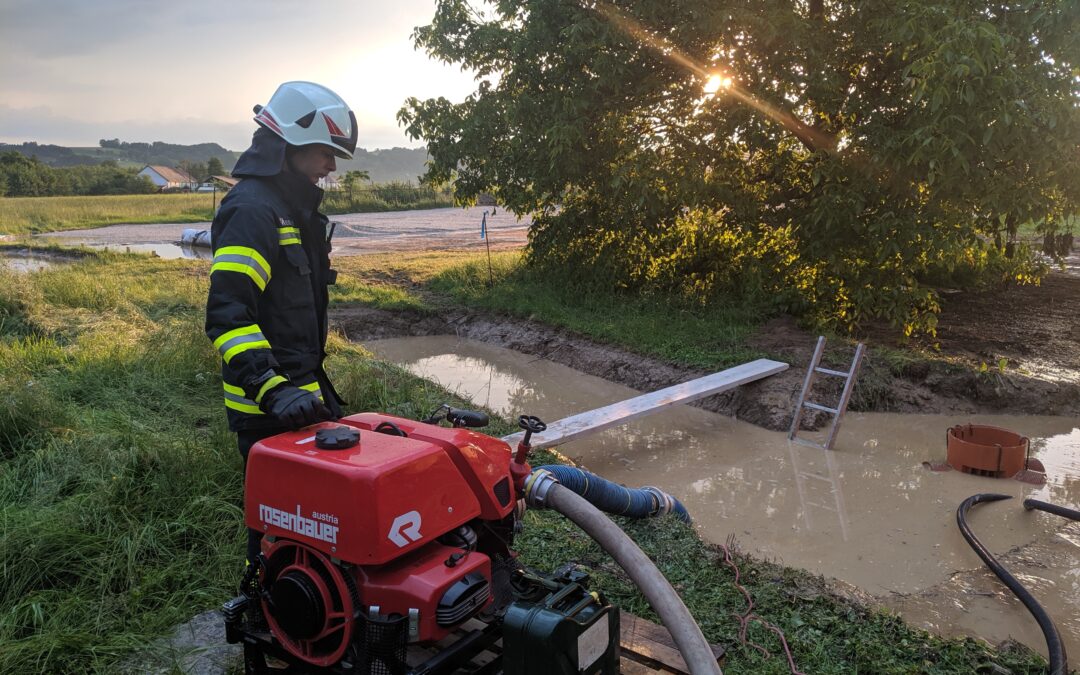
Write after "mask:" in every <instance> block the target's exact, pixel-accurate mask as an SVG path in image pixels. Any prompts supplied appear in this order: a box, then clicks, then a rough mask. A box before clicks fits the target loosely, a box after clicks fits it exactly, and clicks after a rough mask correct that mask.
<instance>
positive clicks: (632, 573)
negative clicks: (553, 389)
mask: <svg viewBox="0 0 1080 675" xmlns="http://www.w3.org/2000/svg"><path fill="white" fill-rule="evenodd" d="M525 501H526V502H527V503H528V505H529V506H530V507H531V508H540V509H552V510H554V511H558V512H559V513H561V514H562V515H564V516H566V517H567V518H569V519H570V521H571V522H573V523H574V524H575V525H577V526H578V527H580V528H581V529H582V530H584V531H585V534H587V535H589V536H590V537H591V538H592V539H593V541H595V542H596V543H597V544H599V545H600V548H602V549H604V551H605V552H607V554H608V555H610V556H611V557H612V558H613V559H614V560H615V562H616V563H618V565H619V567H622V568H623V571H625V572H626V573H627V575H628V576H629V577H630V580H631V581H632V582H633V583H634V585H635V586H637V587H638V589H639V590H640V591H641V593H642V595H644V596H645V599H646V600H648V602H649V604H650V605H651V606H652V608H653V609H654V610H655V611H656V613H657V614H658V615H659V616H660V621H661V623H663V624H664V627H666V628H667V629H668V632H670V633H671V637H672V639H673V640H674V641H675V645H676V646H677V647H678V648H679V652H680V653H681V654H682V656H683V659H684V660H685V661H686V665H687V667H688V668H689V670H690V673H691V675H723V672H722V671H721V670H720V666H719V664H717V662H716V656H715V655H714V654H713V652H712V648H711V647H710V646H709V642H708V641H707V640H706V639H705V636H704V635H703V634H702V633H701V628H699V627H698V625H697V622H695V621H694V617H693V615H691V614H690V610H688V609H687V608H686V605H685V604H683V601H682V598H680V597H679V594H678V593H676V592H675V589H674V588H672V586H671V584H670V583H669V582H668V580H667V579H665V578H664V575H663V574H661V572H660V570H658V569H657V568H656V564H655V563H653V561H652V560H651V559H650V558H649V556H647V555H645V553H644V552H643V551H642V550H641V549H640V548H638V546H637V544H635V543H634V541H633V540H632V539H631V538H630V537H629V536H627V534H626V533H625V532H623V531H622V530H620V529H619V527H618V525H616V524H615V523H613V522H612V521H611V519H609V518H608V517H607V516H606V515H604V513H603V512H602V511H600V509H598V508H597V507H596V506H594V505H592V504H590V503H589V501H588V500H586V499H585V498H584V497H582V496H580V495H579V494H577V493H576V492H575V491H574V490H571V489H569V488H567V487H566V486H564V485H561V484H560V483H559V481H558V480H557V479H556V478H555V476H554V475H553V474H552V473H551V472H550V471H547V470H540V469H534V470H533V472H532V473H531V474H529V477H528V479H527V480H526V483H525Z"/></svg>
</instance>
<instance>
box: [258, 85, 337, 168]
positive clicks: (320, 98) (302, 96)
mask: <svg viewBox="0 0 1080 675" xmlns="http://www.w3.org/2000/svg"><path fill="white" fill-rule="evenodd" d="M254 111H255V121H256V122H258V123H259V124H260V125H262V126H264V127H266V128H267V129H269V130H270V131H273V132H274V133H275V134H277V135H278V136H281V137H282V138H283V139H285V142H286V143H288V144H289V145H311V144H312V143H322V144H323V145H329V146H330V147H332V148H333V149H334V153H335V154H336V155H337V156H338V157H344V158H345V159H352V156H353V152H354V151H355V150H356V115H354V114H353V111H352V110H349V106H348V105H346V104H345V101H343V100H342V99H341V97H340V96H338V95H337V94H335V93H334V92H332V91H330V90H329V89H327V88H326V87H324V86H322V85H321V84H315V83H314V82H286V83H285V84H283V85H281V86H280V87H278V88H277V91H275V92H274V95H273V96H271V97H270V102H269V103H267V104H266V105H265V106H261V105H257V106H255V108H254Z"/></svg>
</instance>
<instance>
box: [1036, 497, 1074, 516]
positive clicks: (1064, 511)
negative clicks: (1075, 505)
mask: <svg viewBox="0 0 1080 675" xmlns="http://www.w3.org/2000/svg"><path fill="white" fill-rule="evenodd" d="M1024 508H1025V509H1027V510H1028V511H1030V510H1032V509H1038V510H1039V511H1046V512H1047V513H1052V514H1054V515H1055V516H1061V517H1062V518H1069V519H1070V520H1080V511H1077V510H1076V509H1070V508H1066V507H1064V506H1058V505H1057V504H1050V503H1049V502H1041V501H1039V500H1038V499H1025V500H1024Z"/></svg>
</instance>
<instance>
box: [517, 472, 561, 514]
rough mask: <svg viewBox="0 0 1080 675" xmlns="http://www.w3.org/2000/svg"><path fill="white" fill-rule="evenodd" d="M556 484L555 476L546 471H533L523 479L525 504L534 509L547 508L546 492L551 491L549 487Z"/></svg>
mask: <svg viewBox="0 0 1080 675" xmlns="http://www.w3.org/2000/svg"><path fill="white" fill-rule="evenodd" d="M558 482H559V480H558V479H557V478H555V475H554V474H552V473H551V472H550V471H548V470H547V469H537V470H536V471H533V472H532V473H530V474H529V477H528V478H526V479H525V503H526V504H528V505H529V506H531V507H533V508H536V509H544V508H547V495H548V492H550V491H551V486H552V485H556V484H558Z"/></svg>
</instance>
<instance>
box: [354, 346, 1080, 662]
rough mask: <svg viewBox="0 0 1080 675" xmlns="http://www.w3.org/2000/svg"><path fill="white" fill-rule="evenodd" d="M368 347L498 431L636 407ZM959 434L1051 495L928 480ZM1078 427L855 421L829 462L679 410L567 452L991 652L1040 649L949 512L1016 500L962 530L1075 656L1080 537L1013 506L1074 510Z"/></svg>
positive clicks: (1079, 640)
mask: <svg viewBox="0 0 1080 675" xmlns="http://www.w3.org/2000/svg"><path fill="white" fill-rule="evenodd" d="M364 344H365V346H367V347H368V348H369V349H371V350H372V351H373V352H374V353H376V354H377V355H378V356H380V357H381V358H384V359H386V360H389V361H394V362H397V363H400V364H402V365H404V366H405V367H407V368H408V369H410V370H411V371H413V372H416V373H417V374H420V375H422V376H424V377H427V378H429V379H432V380H435V381H438V382H440V383H442V384H443V385H444V386H446V387H448V388H450V389H452V390H456V391H458V392H459V393H461V394H462V395H464V396H466V397H468V398H470V399H472V400H473V401H475V402H476V403H478V404H480V405H484V406H485V407H488V408H490V409H492V410H494V411H496V412H499V413H501V414H503V415H506V416H511V415H517V414H535V415H538V416H540V417H542V418H545V419H547V420H549V421H551V420H554V419H558V418H561V417H565V416H567V415H570V414H574V413H577V412H582V411H583V410H588V409H592V408H596V407H599V406H602V405H607V404H609V403H613V402H616V401H619V400H623V399H626V398H629V397H631V396H634V395H636V394H637V393H638V391H637V390H635V389H631V388H629V387H626V386H622V385H618V384H614V383H612V382H610V381H608V380H606V379H604V378H600V377H596V376H591V375H585V374H582V373H580V372H578V371H576V370H574V369H572V368H570V367H568V366H566V365H563V364H560V363H555V362H553V361H549V360H547V359H543V358H535V357H529V356H523V355H522V354H520V353H518V352H515V351H512V350H508V349H505V348H502V347H496V346H493V345H490V344H484V343H477V342H472V341H470V340H462V339H458V338H455V337H448V336H441V337H430V336H429V337H419V338H403V339H389V340H375V341H372V340H366V341H364ZM775 377H777V376H773V378H775ZM773 378H768V379H773ZM964 422H975V423H983V424H994V425H998V426H1003V427H1006V428H1011V429H1013V430H1015V431H1017V432H1018V433H1021V434H1024V435H1026V436H1029V437H1030V438H1032V440H1033V442H1032V454H1033V456H1034V457H1037V458H1039V459H1040V460H1041V461H1043V462H1044V464H1045V465H1046V468H1047V470H1048V475H1049V480H1048V481H1047V483H1046V484H1045V485H1043V486H1033V485H1030V484H1026V483H1021V482H1018V481H1014V480H994V479H986V478H980V477H976V476H970V475H967V474H963V473H960V472H957V471H952V472H944V473H935V472H932V471H928V470H926V469H925V468H923V466H922V462H923V461H925V460H940V459H943V458H944V456H945V431H946V430H947V429H948V428H949V427H950V426H953V425H955V424H960V423H964ZM1078 426H1080V422H1078V420H1076V419H1073V418H1066V417H1053V416H1039V417H1023V416H986V415H962V416H953V415H948V416H946V415H917V416H914V415H898V414H879V413H849V414H848V416H847V417H846V418H845V420H844V423H843V426H842V428H841V430H840V433H839V435H838V438H837V443H836V447H835V449H834V450H833V451H831V452H829V451H824V450H821V449H819V448H812V447H807V446H804V445H800V444H798V443H791V442H789V441H788V440H787V434H786V433H784V432H776V431H769V430H767V429H763V428H761V427H759V426H754V425H751V424H747V423H745V422H742V421H739V420H736V419H733V418H732V417H729V416H723V415H716V414H713V413H710V412H707V411H704V410H700V409H696V408H693V407H689V406H675V407H674V408H671V409H668V410H664V411H660V412H657V413H655V414H654V415H650V416H648V417H646V418H642V419H639V420H635V421H634V422H631V423H630V424H628V425H626V426H623V427H619V428H615V429H609V430H607V431H604V432H602V433H599V434H597V435H595V436H592V437H589V438H587V439H583V440H581V441H575V442H572V443H569V444H566V445H564V446H562V447H561V448H560V452H561V453H562V454H563V455H565V456H567V457H569V458H570V459H571V460H573V461H574V462H576V463H578V464H580V465H583V466H584V467H586V468H587V469H589V470H591V471H593V472H595V473H598V474H600V475H602V476H604V477H605V478H608V479H610V480H614V481H617V482H620V483H624V484H627V485H632V486H640V485H657V486H659V487H661V488H662V489H664V490H668V491H670V492H671V493H672V494H674V495H675V496H676V497H678V498H679V499H680V500H682V501H683V503H684V504H685V505H686V507H687V509H688V510H689V512H690V513H691V515H692V516H693V517H694V519H695V527H696V528H697V529H698V531H699V532H700V533H701V534H702V536H703V537H704V538H706V539H707V540H709V541H713V542H722V541H725V540H726V539H727V538H728V537H729V536H734V537H735V538H736V541H737V542H738V544H739V545H740V547H741V548H742V549H743V550H746V551H748V552H750V553H753V554H755V555H757V556H759V557H763V558H767V559H772V560H777V561H779V562H782V563H783V564H786V565H790V566H793V567H798V568H802V569H806V570H809V571H811V572H814V573H818V574H822V575H824V576H826V577H829V578H832V579H836V580H839V581H841V582H844V583H846V584H850V585H853V586H855V587H857V588H859V589H861V590H862V591H863V592H865V593H867V594H869V595H870V596H871V597H872V601H873V602H874V603H876V604H884V605H886V606H888V607H891V608H893V609H896V610H897V611H899V612H901V613H902V614H903V615H904V616H905V617H906V618H908V619H909V620H911V621H912V622H914V623H915V624H916V625H920V626H924V627H926V628H928V629H931V630H935V631H938V632H942V633H946V634H956V635H959V634H965V635H976V636H980V637H983V638H986V639H988V640H990V641H992V642H998V641H1000V640H1002V639H1005V638H1008V637H1012V638H1014V639H1018V640H1020V641H1022V642H1024V643H1026V644H1028V645H1030V646H1032V647H1033V648H1035V649H1038V650H1044V646H1043V644H1042V639H1041V634H1040V633H1039V632H1038V627H1037V626H1036V624H1035V623H1034V620H1033V619H1031V617H1030V615H1028V614H1027V612H1026V611H1025V610H1024V609H1023V607H1022V606H1021V605H1020V603H1019V602H1018V601H1016V600H1015V599H1014V598H1013V597H1012V595H1011V594H1009V593H1008V592H1007V591H1006V590H1004V589H1003V588H1002V587H1001V586H1000V584H998V583H997V582H996V580H995V579H994V578H993V577H992V575H990V573H989V572H988V571H984V569H983V566H982V563H981V561H980V560H979V559H978V557H977V556H976V555H975V553H974V552H973V551H972V550H971V549H970V548H969V547H968V545H967V544H966V542H964V540H963V538H962V537H961V535H960V533H959V531H958V529H957V527H956V522H955V513H956V508H957V506H958V505H959V504H960V502H962V501H963V500H964V499H965V498H967V497H968V496H970V495H971V494H974V493H976V492H982V491H994V492H1003V493H1005V494H1009V495H1012V496H1013V497H1014V498H1013V499H1011V500H1009V501H1006V502H1000V503H997V504H988V505H983V506H980V507H979V508H978V509H975V510H973V511H972V512H971V514H970V515H969V518H968V520H969V523H970V524H971V526H972V528H973V529H974V530H975V531H976V533H977V534H978V535H979V536H980V538H982V539H983V542H984V543H985V544H986V545H987V546H988V547H989V548H990V550H992V551H995V552H997V553H998V554H1002V555H1003V561H1004V562H1006V564H1008V565H1014V566H1015V567H1014V571H1015V572H1017V574H1018V575H1019V576H1021V578H1022V579H1024V580H1025V581H1026V582H1027V583H1028V584H1029V586H1030V587H1031V590H1032V591H1033V592H1034V593H1036V595H1037V596H1038V597H1039V598H1040V600H1042V601H1043V602H1044V603H1045V606H1046V607H1047V609H1048V611H1049V612H1050V613H1051V614H1052V615H1053V616H1055V618H1057V620H1058V625H1059V628H1060V629H1061V631H1062V632H1063V633H1064V634H1065V635H1066V636H1067V637H1066V639H1067V642H1068V645H1069V647H1071V648H1072V649H1073V651H1074V652H1077V653H1080V651H1078V650H1080V623H1078V622H1080V574H1078V573H1077V571H1076V570H1077V568H1078V565H1077V562H1078V561H1080V532H1077V531H1076V527H1075V526H1073V525H1069V524H1068V521H1064V520H1063V519H1059V518H1057V517H1052V516H1049V515H1048V514H1044V513H1039V512H1026V511H1024V510H1023V508H1022V507H1021V505H1020V502H1021V501H1022V499H1023V498H1024V497H1028V496H1031V497H1035V498H1038V499H1043V500H1046V501H1050V502H1052V503H1056V504H1061V505H1065V506H1072V507H1074V508H1075V505H1077V504H1080V429H1078V428H1077V427H1078ZM803 435H804V436H806V437H808V438H811V439H813V438H815V434H814V433H812V432H807V433H805V434H803ZM818 437H820V432H819V435H818ZM1059 521H1060V522H1059Z"/></svg>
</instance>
